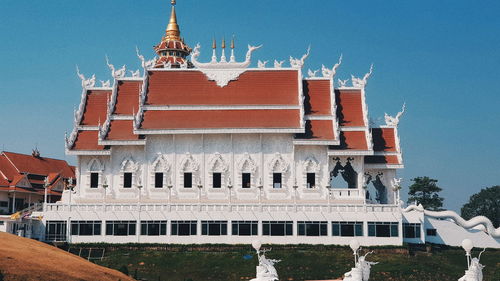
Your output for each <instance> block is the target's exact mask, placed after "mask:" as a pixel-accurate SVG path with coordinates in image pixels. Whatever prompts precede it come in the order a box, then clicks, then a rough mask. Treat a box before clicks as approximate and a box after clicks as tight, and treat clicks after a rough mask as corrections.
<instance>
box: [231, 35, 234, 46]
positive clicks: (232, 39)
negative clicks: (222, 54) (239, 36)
mask: <svg viewBox="0 0 500 281" xmlns="http://www.w3.org/2000/svg"><path fill="white" fill-rule="evenodd" d="M231 49H234V35H233V38H231Z"/></svg>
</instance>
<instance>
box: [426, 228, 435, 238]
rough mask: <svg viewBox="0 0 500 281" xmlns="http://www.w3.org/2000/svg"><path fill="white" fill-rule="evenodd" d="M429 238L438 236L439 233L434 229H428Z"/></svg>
mask: <svg viewBox="0 0 500 281" xmlns="http://www.w3.org/2000/svg"><path fill="white" fill-rule="evenodd" d="M427 236H437V231H436V229H434V228H427Z"/></svg>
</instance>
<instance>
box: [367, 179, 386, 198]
mask: <svg viewBox="0 0 500 281" xmlns="http://www.w3.org/2000/svg"><path fill="white" fill-rule="evenodd" d="M383 178H384V174H383V173H382V172H379V173H377V175H376V176H375V177H373V176H371V175H370V174H366V176H365V184H366V200H367V202H369V203H373V204H387V187H386V186H385V185H384V183H383Z"/></svg>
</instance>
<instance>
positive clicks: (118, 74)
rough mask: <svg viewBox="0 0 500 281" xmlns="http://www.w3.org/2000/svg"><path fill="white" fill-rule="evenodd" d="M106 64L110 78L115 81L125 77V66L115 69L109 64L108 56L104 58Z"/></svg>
mask: <svg viewBox="0 0 500 281" xmlns="http://www.w3.org/2000/svg"><path fill="white" fill-rule="evenodd" d="M106 64H107V65H108V67H109V70H111V76H113V78H115V79H118V78H123V77H125V74H127V69H126V68H125V65H123V66H122V67H121V68H119V69H116V68H115V66H114V65H112V64H110V63H109V59H108V56H106Z"/></svg>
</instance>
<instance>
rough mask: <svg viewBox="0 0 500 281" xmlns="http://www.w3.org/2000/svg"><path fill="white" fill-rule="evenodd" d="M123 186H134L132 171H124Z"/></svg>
mask: <svg viewBox="0 0 500 281" xmlns="http://www.w3.org/2000/svg"><path fill="white" fill-rule="evenodd" d="M123 187H124V188H131V187H132V173H123Z"/></svg>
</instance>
